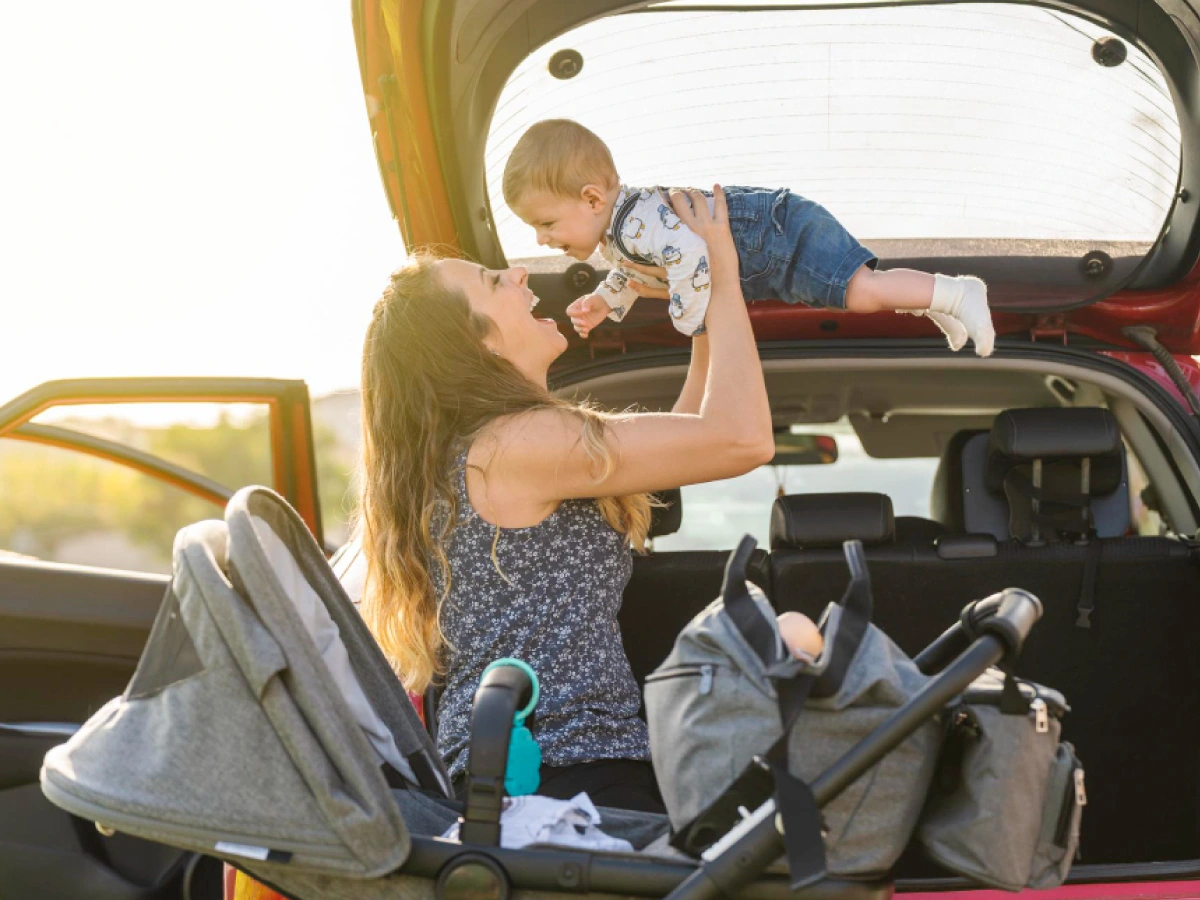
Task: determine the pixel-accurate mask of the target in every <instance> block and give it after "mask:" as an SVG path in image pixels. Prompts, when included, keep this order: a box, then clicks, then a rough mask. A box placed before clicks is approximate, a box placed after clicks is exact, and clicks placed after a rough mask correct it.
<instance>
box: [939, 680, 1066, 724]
mask: <svg viewBox="0 0 1200 900" xmlns="http://www.w3.org/2000/svg"><path fill="white" fill-rule="evenodd" d="M1017 685H1018V689H1019V688H1028V689H1029V690H1031V691H1032V692H1033V694H1032V696H1030V695H1029V694H1027V693H1026V692H1025V691H1021V695H1022V696H1023V697H1026V698H1028V700H1029V709H1030V711H1032V712H1033V714H1034V727H1035V729H1036V730H1037V731H1038V732H1039V733H1044V732H1047V731H1049V730H1050V716H1053V717H1054V718H1056V719H1061V718H1062V717H1063V716H1064V715H1066V712H1067V710H1066V708H1064V707H1063V706H1062V704H1060V703H1058V702H1057V701H1056V700H1054V699H1053V698H1049V697H1046V696H1044V695H1043V694H1041V693H1039V692H1038V690H1037V688H1036V687H1034V686H1033V685H1032V684H1030V683H1029V682H1028V681H1020V680H1018V682H1017ZM1000 696H1001V692H1000V691H998V690H996V691H990V690H975V691H971V690H968V691H966V692H965V693H964V694H963V702H964V703H967V704H975V705H977V706H999V705H1000ZM1043 726H1044V727H1043Z"/></svg>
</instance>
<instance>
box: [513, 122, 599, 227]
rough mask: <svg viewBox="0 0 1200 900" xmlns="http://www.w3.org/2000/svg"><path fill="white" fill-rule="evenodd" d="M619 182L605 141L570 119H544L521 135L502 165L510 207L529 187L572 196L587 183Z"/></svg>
mask: <svg viewBox="0 0 1200 900" xmlns="http://www.w3.org/2000/svg"><path fill="white" fill-rule="evenodd" d="M618 183H619V179H618V178H617V167H616V166H615V165H614V164H613V158H612V154H611V153H609V151H608V147H606V146H605V144H604V141H602V140H600V138H598V137H597V136H596V135H595V134H594V133H593V132H591V131H589V130H588V129H586V128H584V127H583V126H582V125H580V124H579V123H578V122H572V121H571V120H570V119H544V120H543V121H541V122H538V123H536V124H535V125H532V126H530V128H529V130H528V131H526V132H525V133H524V134H523V135H521V139H520V140H518V141H517V145H516V146H515V147H513V151H512V153H511V154H510V155H509V157H508V162H507V163H505V165H504V181H503V191H504V202H505V203H507V204H508V205H509V207H510V208H513V207H515V206H516V205H517V204H518V203H520V202H521V199H522V198H523V197H525V196H527V195H528V194H529V193H530V192H532V191H547V192H548V193H551V194H553V195H555V196H557V197H571V198H573V199H575V198H578V197H579V192H580V191H582V190H583V189H584V187H585V186H587V185H589V184H598V185H600V186H601V187H604V188H614V187H616V186H617V184H618Z"/></svg>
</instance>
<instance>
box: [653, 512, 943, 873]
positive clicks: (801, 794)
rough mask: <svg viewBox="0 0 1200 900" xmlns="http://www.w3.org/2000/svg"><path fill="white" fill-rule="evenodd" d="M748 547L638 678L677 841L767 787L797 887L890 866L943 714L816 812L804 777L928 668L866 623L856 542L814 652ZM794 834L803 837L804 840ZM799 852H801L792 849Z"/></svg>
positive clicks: (739, 810)
mask: <svg viewBox="0 0 1200 900" xmlns="http://www.w3.org/2000/svg"><path fill="white" fill-rule="evenodd" d="M753 549H754V540H753V539H752V538H750V537H748V536H747V537H746V538H744V539H743V541H742V543H741V545H740V546H739V547H738V549H737V550H735V551H734V553H733V554H732V555H731V558H730V561H729V564H728V567H727V569H726V575H725V586H724V590H723V592H722V596H721V598H720V599H718V600H716V601H715V602H714V603H712V604H711V605H710V606H709V607H708V608H707V609H705V610H704V611H703V612H701V613H700V614H699V615H698V616H697V617H696V618H695V619H693V620H692V622H691V623H689V624H688V625H687V627H685V628H684V630H683V631H682V632H681V633H680V635H679V637H678V638H677V639H676V642H675V646H674V648H673V650H672V651H671V653H670V655H669V656H668V657H667V659H666V661H665V662H663V664H662V665H661V666H659V668H658V669H657V670H655V672H654V673H652V674H651V675H650V676H649V677H648V678H647V680H646V694H645V697H646V712H647V718H648V721H649V726H650V747H651V758H652V759H653V761H654V769H655V773H656V775H657V776H658V783H659V786H660V787H661V789H662V794H663V799H664V801H665V803H666V807H667V813H668V815H669V816H670V820H671V825H672V828H673V830H674V839H673V841H672V843H673V844H674V846H676V847H677V848H679V849H681V850H684V851H686V852H689V853H692V854H693V855H699V854H700V853H701V852H703V851H704V850H705V849H706V848H707V847H708V846H711V845H712V844H713V843H714V842H715V841H716V840H718V839H719V838H720V837H721V836H722V835H723V834H724V833H725V832H726V831H728V829H729V827H732V825H734V824H736V822H737V821H738V819H739V817H740V816H741V815H745V813H746V811H747V810H753V809H755V808H756V807H757V806H758V805H759V804H760V802H763V801H765V800H766V799H767V798H769V797H771V796H772V795H774V796H775V797H776V802H777V805H778V808H779V810H780V815H781V817H782V819H783V824H784V831H785V843H787V844H788V850H787V852H788V861H789V863H790V865H791V869H792V879H793V885H794V886H800V885H802V884H805V883H811V882H812V881H815V880H817V879H818V878H819V877H820V876H821V875H822V874H824V872H825V871H827V872H829V873H830V874H837V875H853V876H868V875H878V874H882V873H885V872H887V870H888V869H890V868H891V866H892V864H893V863H894V862H895V861H896V859H897V857H899V855H900V853H901V851H902V850H903V849H904V847H905V846H906V845H907V843H908V842H909V839H910V837H911V836H912V833H913V830H914V828H915V826H916V824H917V819H918V816H919V815H920V813H921V810H922V807H923V806H924V803H925V799H926V795H927V792H928V789H929V785H930V782H931V780H932V778H933V774H934V768H935V765H936V763H937V759H938V751H939V747H940V744H941V741H942V737H943V733H944V728H943V725H942V723H941V722H939V721H937V719H936V718H934V719H931V720H930V721H929V722H927V723H925V724H924V725H922V726H921V727H920V728H918V729H917V730H916V731H915V732H914V733H913V734H912V735H911V736H910V737H909V738H908V739H907V740H905V741H904V742H903V743H902V744H900V745H899V746H898V747H897V748H895V749H894V750H893V751H891V752H890V753H889V754H888V755H887V756H886V757H884V758H883V760H881V761H880V762H879V763H878V764H877V765H876V766H875V767H874V768H873V769H871V770H870V771H869V772H868V773H867V774H866V775H865V776H863V777H862V778H860V779H858V781H857V782H855V783H854V784H852V785H851V786H850V787H849V788H847V789H846V790H845V791H843V792H842V793H841V794H840V795H839V796H838V797H837V798H836V799H835V800H833V801H832V802H831V803H829V804H828V805H827V806H826V807H825V808H824V809H822V810H820V811H819V812H818V811H817V810H816V807H815V804H814V803H813V801H812V795H811V791H809V790H808V788H807V785H808V784H809V783H811V782H812V780H813V779H814V778H815V777H817V776H818V775H819V774H821V773H822V772H823V771H825V770H826V769H828V768H829V767H830V765H831V764H832V763H834V761H836V760H837V759H838V758H839V757H841V756H842V755H843V754H844V753H845V752H846V751H847V750H848V749H850V748H851V747H852V746H853V745H854V744H856V743H857V742H858V741H859V740H860V739H861V738H862V737H863V736H865V735H866V734H868V733H869V732H870V731H871V730H872V729H873V728H875V727H876V726H877V725H879V724H880V723H881V722H883V721H884V720H885V719H886V718H887V717H889V716H890V715H891V714H892V713H893V712H895V710H896V709H897V708H898V707H900V706H902V705H903V704H904V703H905V701H907V700H908V699H909V698H910V697H912V696H913V695H914V694H915V693H916V692H917V691H918V690H920V689H921V687H922V686H923V685H924V684H925V683H926V681H927V677H926V676H925V675H923V674H921V672H920V671H918V669H917V667H916V665H915V664H914V663H913V662H912V660H911V659H909V657H908V656H906V655H905V654H904V653H903V651H901V650H900V649H899V648H898V647H897V646H896V645H895V644H894V643H892V641H891V640H890V639H889V638H888V637H887V635H885V634H884V633H883V632H882V631H880V630H879V629H878V628H876V627H875V626H873V625H872V624H871V621H870V619H871V602H872V601H871V591H870V581H869V578H868V575H867V570H866V565H865V562H864V560H863V557H862V547H861V544H860V543H859V542H857V541H851V542H848V543H847V545H846V556H847V561H848V563H849V564H850V568H851V575H852V578H851V583H850V587H849V589H848V590H847V592H846V595H845V597H844V598H843V599H842V601H841V603H840V604H830V606H829V607H828V608H827V609H826V610H825V612H824V614H823V615H822V617H821V619H820V621H819V623H818V625H819V627H820V629H821V632H822V634H823V636H824V640H825V645H824V650H823V651H822V653H821V655H820V656H819V657H818V658H817V659H816V660H815V661H812V662H810V661H804V660H801V659H797V658H794V657H793V656H792V655H791V654H790V653H789V652H788V651H787V649H786V648H785V646H784V644H783V642H782V640H781V638H780V635H779V631H778V627H777V623H776V619H775V611H774V610H773V609H772V608H771V605H770V603H769V602H768V601H767V599H766V597H765V596H764V595H763V593H762V592H761V591H760V590H759V589H758V588H757V587H755V586H754V585H752V584H750V583H748V582H747V581H746V580H745V567H746V563H747V561H748V560H749V558H750V555H751V553H752V552H753ZM785 735H786V737H785ZM785 793H786V794H787V795H788V797H785ZM789 798H790V799H789ZM785 800H789V802H785ZM789 816H791V817H792V819H791V820H789ZM822 838H823V840H822ZM802 840H805V841H807V843H808V846H807V847H801V846H799V842H800V841H802ZM814 844H815V848H816V849H815V857H814V856H813V846H812V845H814ZM805 853H807V854H808V858H807V859H805V860H800V859H798V858H797V857H798V856H802V855H804V854H805ZM798 868H800V869H803V870H804V871H802V872H798V871H797V869H798Z"/></svg>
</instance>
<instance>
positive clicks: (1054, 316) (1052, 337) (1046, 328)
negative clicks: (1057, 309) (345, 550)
mask: <svg viewBox="0 0 1200 900" xmlns="http://www.w3.org/2000/svg"><path fill="white" fill-rule="evenodd" d="M1029 339H1030V340H1032V341H1034V342H1037V341H1041V340H1049V341H1058V342H1060V343H1062V344H1063V345H1064V346H1066V343H1067V317H1066V316H1065V315H1063V314H1062V313H1047V314H1045V315H1041V316H1038V317H1037V318H1036V319H1035V320H1034V323H1033V325H1032V326H1031V327H1030V329H1029Z"/></svg>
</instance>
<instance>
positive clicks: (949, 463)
mask: <svg viewBox="0 0 1200 900" xmlns="http://www.w3.org/2000/svg"><path fill="white" fill-rule="evenodd" d="M979 435H983V436H984V437H983V442H984V443H985V444H986V443H987V432H986V431H980V430H978V429H974V428H968V429H964V430H963V431H958V432H955V433H954V434H953V435H952V436H951V437H950V440H948V441H947V442H946V448H945V449H944V450H943V451H942V458H941V459H940V460H939V461H938V467H937V471H936V472H935V473H934V475H933V487H932V488H931V489H930V492H929V514H930V516H932V517H933V519H934V520H935V521H938V522H941V523H942V524H943V525H944V526H946V528H948V529H950V530H951V531H966V530H967V528H966V525H965V521H964V513H963V460H964V454H963V450H964V448H965V447H966V446H967V443H968V442H969V441H970V440H971V439H972V438H976V437H978V436H979Z"/></svg>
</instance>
